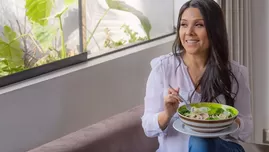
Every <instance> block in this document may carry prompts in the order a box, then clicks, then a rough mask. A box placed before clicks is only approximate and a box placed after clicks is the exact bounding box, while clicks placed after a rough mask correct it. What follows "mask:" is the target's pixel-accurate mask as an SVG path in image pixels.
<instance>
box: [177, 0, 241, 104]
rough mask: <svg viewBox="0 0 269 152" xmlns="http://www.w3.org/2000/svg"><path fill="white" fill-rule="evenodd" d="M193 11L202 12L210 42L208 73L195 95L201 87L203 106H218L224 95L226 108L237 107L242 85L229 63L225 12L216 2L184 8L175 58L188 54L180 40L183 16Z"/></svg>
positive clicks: (200, 0)
mask: <svg viewBox="0 0 269 152" xmlns="http://www.w3.org/2000/svg"><path fill="white" fill-rule="evenodd" d="M190 7H192V8H197V9H199V10H200V13H201V15H202V16H203V19H204V22H205V27H206V31H207V35H208V40H209V55H208V60H207V63H206V69H205V72H204V73H203V75H202V77H201V79H200V80H199V83H198V84H197V85H196V89H195V91H196V90H197V89H198V87H199V86H200V87H201V102H214V101H215V100H216V97H217V96H218V95H221V94H223V95H224V97H225V100H226V104H227V105H230V106H234V100H235V97H236V95H237V93H238V88H239V85H238V81H237V79H236V77H235V76H234V74H233V73H232V69H231V63H230V61H229V46H228V38H227V37H228V36H227V29H226V24H225V20H224V15H223V12H222V9H221V8H220V6H219V5H218V4H217V3H216V2H215V1H214V0H190V1H188V2H186V3H185V4H184V5H183V6H182V7H181V9H180V11H179V16H178V23H177V34H176V39H175V42H174V44H173V54H174V56H176V57H178V56H179V55H180V53H181V51H182V50H183V51H184V48H183V46H182V44H181V41H180V36H179V29H180V20H181V17H182V14H183V12H184V11H185V10H186V9H187V8H190ZM179 61H180V60H179ZM179 64H181V62H180V63H179ZM233 80H235V81H236V84H237V90H236V92H232V81H233ZM193 93H194V92H193ZM217 102H218V101H217Z"/></svg>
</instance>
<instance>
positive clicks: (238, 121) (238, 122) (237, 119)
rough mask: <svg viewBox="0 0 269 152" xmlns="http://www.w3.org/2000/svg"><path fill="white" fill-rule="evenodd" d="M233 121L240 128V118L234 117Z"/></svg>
mask: <svg viewBox="0 0 269 152" xmlns="http://www.w3.org/2000/svg"><path fill="white" fill-rule="evenodd" d="M235 122H236V123H237V124H238V126H239V128H240V125H241V122H240V119H239V118H236V119H235Z"/></svg>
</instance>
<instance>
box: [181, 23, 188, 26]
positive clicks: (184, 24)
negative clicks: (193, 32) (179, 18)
mask: <svg viewBox="0 0 269 152" xmlns="http://www.w3.org/2000/svg"><path fill="white" fill-rule="evenodd" d="M180 26H181V27H187V26H188V25H187V24H186V23H181V24H180Z"/></svg>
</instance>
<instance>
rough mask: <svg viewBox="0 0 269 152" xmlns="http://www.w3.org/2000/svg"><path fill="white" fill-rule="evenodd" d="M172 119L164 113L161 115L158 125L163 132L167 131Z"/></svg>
mask: <svg viewBox="0 0 269 152" xmlns="http://www.w3.org/2000/svg"><path fill="white" fill-rule="evenodd" d="M170 119H171V117H169V116H168V115H167V114H166V113H165V112H164V111H163V112H161V113H160V114H159V116H158V123H159V126H160V128H161V129H162V130H165V128H166V127H167V126H168V124H169V122H170Z"/></svg>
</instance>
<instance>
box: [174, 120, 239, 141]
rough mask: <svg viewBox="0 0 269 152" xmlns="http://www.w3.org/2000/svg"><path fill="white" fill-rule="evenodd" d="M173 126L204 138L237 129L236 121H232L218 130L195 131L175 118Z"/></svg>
mask: <svg viewBox="0 0 269 152" xmlns="http://www.w3.org/2000/svg"><path fill="white" fill-rule="evenodd" d="M173 127H174V128H175V129H176V130H177V131H179V132H181V133H183V134H187V135H190V136H197V137H204V138H215V137H220V136H225V135H228V134H231V133H234V132H235V131H236V130H237V129H238V124H237V123H236V122H233V124H232V125H231V126H229V127H228V128H226V129H224V130H222V131H220V132H214V133H202V132H196V131H193V130H191V129H190V128H189V127H188V126H186V125H185V124H184V123H183V122H182V121H181V120H180V119H177V120H176V121H174V123H173Z"/></svg>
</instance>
